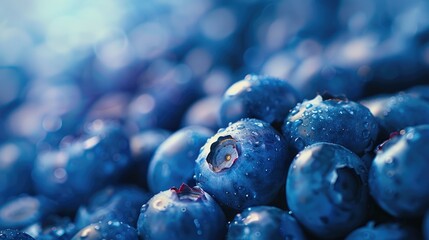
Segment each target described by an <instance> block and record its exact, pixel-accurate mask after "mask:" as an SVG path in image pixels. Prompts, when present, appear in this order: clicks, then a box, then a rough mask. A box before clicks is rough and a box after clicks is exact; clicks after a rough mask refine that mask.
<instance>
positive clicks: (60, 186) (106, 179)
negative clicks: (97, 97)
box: [32, 120, 131, 211]
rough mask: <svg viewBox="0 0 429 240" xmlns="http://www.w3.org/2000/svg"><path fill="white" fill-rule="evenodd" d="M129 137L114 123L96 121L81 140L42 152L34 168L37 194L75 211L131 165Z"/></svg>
mask: <svg viewBox="0 0 429 240" xmlns="http://www.w3.org/2000/svg"><path fill="white" fill-rule="evenodd" d="M130 159H131V158H130V149H129V143H128V137H127V136H126V135H125V133H124V132H123V130H122V128H120V127H119V126H118V125H117V124H115V123H109V122H104V121H101V120H96V121H94V122H93V123H92V124H91V125H90V127H89V128H88V131H87V133H86V134H84V135H83V136H82V138H81V139H79V140H78V141H76V142H74V143H73V144H70V145H69V146H67V147H65V148H64V149H60V150H56V151H48V152H43V153H40V154H39V156H38V158H37V159H36V162H35V167H34V169H33V174H32V176H33V179H34V183H35V186H36V190H37V192H38V193H40V194H42V195H44V196H46V197H48V198H50V199H52V200H54V201H55V202H57V203H58V204H59V206H60V207H61V208H62V209H61V210H63V211H70V210H75V209H76V208H77V207H78V206H79V205H80V204H81V203H83V202H84V201H85V200H87V199H88V198H89V197H90V195H91V194H93V193H94V191H97V190H99V189H101V188H102V187H104V186H105V185H107V184H110V183H114V182H117V181H118V180H119V178H120V177H121V175H123V174H124V172H125V171H126V170H127V169H128V168H129V166H130V164H131V160H130Z"/></svg>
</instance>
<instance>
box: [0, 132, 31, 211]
mask: <svg viewBox="0 0 429 240" xmlns="http://www.w3.org/2000/svg"><path fill="white" fill-rule="evenodd" d="M35 158H36V148H35V146H34V145H33V144H31V143H30V142H27V141H24V140H9V141H6V142H4V143H3V144H1V145H0V178H1V180H0V204H1V203H3V202H4V201H6V200H7V199H9V198H11V197H13V196H16V195H18V194H21V193H28V192H30V191H31V189H32V188H33V183H32V179H31V170H32V168H33V164H34V160H35Z"/></svg>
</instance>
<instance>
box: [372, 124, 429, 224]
mask: <svg viewBox="0 0 429 240" xmlns="http://www.w3.org/2000/svg"><path fill="white" fill-rule="evenodd" d="M428 141H429V125H421V126H417V127H410V128H407V129H405V130H401V132H400V134H399V135H398V136H396V137H393V138H392V139H390V140H389V141H387V142H386V143H385V144H383V145H382V146H381V147H380V148H379V149H380V150H379V151H378V152H377V155H376V157H375V159H374V161H373V162H372V165H371V169H370V174H369V186H370V191H371V195H372V196H373V197H374V199H375V200H376V202H377V203H378V204H379V205H380V206H381V207H382V208H383V209H384V210H385V211H387V212H388V213H390V214H392V215H393V216H396V217H421V216H423V214H424V213H425V211H426V210H427V209H428V208H429V179H428V178H427V177H426V174H427V169H429V161H427V156H428V154H429V151H428V148H427V147H426V146H427V142H428Z"/></svg>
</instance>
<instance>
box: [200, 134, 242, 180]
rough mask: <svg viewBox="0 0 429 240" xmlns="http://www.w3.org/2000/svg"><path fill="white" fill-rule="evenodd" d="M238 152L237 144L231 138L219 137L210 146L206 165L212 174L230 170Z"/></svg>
mask: <svg viewBox="0 0 429 240" xmlns="http://www.w3.org/2000/svg"><path fill="white" fill-rule="evenodd" d="M238 156H239V152H238V149H237V142H236V141H235V139H234V138H232V137H231V136H229V135H228V136H224V137H219V138H218V140H217V141H216V142H214V143H213V144H212V145H211V146H210V153H209V154H208V156H207V159H206V161H207V163H208V165H209V168H210V169H211V170H212V171H213V172H220V171H222V170H225V169H228V168H230V167H231V166H232V165H233V164H234V162H235V161H236V160H237V159H238Z"/></svg>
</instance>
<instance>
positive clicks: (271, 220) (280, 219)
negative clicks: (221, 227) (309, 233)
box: [227, 206, 306, 240]
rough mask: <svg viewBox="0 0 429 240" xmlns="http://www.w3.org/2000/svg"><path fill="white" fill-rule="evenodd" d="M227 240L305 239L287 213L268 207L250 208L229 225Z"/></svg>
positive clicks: (297, 225) (295, 222)
mask: <svg viewBox="0 0 429 240" xmlns="http://www.w3.org/2000/svg"><path fill="white" fill-rule="evenodd" d="M227 239H229V240H232V239H296V240H300V239H306V237H305V235H304V233H303V231H302V230H301V227H300V226H299V224H298V223H297V221H296V220H295V218H293V217H292V216H291V215H289V214H288V213H287V212H285V211H283V210H281V209H279V208H275V207H270V206H258V207H251V208H248V209H246V210H244V211H243V212H241V213H239V214H237V215H236V216H235V218H234V220H233V221H232V222H231V223H230V224H229V228H228V235H227Z"/></svg>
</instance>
